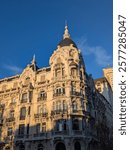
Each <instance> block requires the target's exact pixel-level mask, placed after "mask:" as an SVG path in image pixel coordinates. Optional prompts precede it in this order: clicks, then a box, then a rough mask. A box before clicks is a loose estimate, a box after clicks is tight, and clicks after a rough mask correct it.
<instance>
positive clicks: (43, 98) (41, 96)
mask: <svg viewBox="0 0 130 150" xmlns="http://www.w3.org/2000/svg"><path fill="white" fill-rule="evenodd" d="M39 98H40V99H41V100H45V99H46V98H47V95H46V92H45V91H41V92H40V94H39Z"/></svg>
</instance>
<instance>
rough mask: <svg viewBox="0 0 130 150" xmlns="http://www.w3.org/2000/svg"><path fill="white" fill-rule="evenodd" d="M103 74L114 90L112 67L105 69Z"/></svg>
mask: <svg viewBox="0 0 130 150" xmlns="http://www.w3.org/2000/svg"><path fill="white" fill-rule="evenodd" d="M103 74H104V77H105V78H106V79H107V81H108V82H109V84H110V86H111V88H112V90H113V68H111V67H109V68H104V69H103Z"/></svg>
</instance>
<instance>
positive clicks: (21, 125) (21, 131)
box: [19, 124, 25, 135]
mask: <svg viewBox="0 0 130 150" xmlns="http://www.w3.org/2000/svg"><path fill="white" fill-rule="evenodd" d="M24 129H25V125H24V124H20V125H19V135H24Z"/></svg>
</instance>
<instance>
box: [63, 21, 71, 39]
mask: <svg viewBox="0 0 130 150" xmlns="http://www.w3.org/2000/svg"><path fill="white" fill-rule="evenodd" d="M65 38H70V34H69V31H68V25H67V21H66V20H65V31H64V35H63V39H65Z"/></svg>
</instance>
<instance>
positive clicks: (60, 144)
mask: <svg viewBox="0 0 130 150" xmlns="http://www.w3.org/2000/svg"><path fill="white" fill-rule="evenodd" d="M53 113H54V114H51V117H50V118H49V117H48V118H46V119H50V121H51V122H52V124H51V126H53V128H52V129H50V130H46V126H48V124H47V122H48V120H44V121H43V120H42V119H43V118H39V119H37V120H35V121H36V125H35V126H30V125H29V124H27V125H26V126H25V124H24V121H23V123H22V122H21V123H20V125H19V127H18V129H16V130H15V132H14V133H13V134H12V135H10V136H7V137H5V138H4V142H5V144H4V145H3V148H1V150H112V142H111V139H110V138H109V129H108V128H107V127H106V126H105V125H104V124H101V125H100V126H97V127H96V125H95V120H94V118H91V119H90V120H89V121H88V122H87V123H86V118H84V117H83V116H82V115H81V116H80V115H77V116H76V113H77V112H75V115H74V116H73V115H72V116H67V114H66V113H64V114H63V113H62V114H61V113H60V112H53ZM77 114H79V112H78V113H77ZM69 118H71V119H69ZM50 128H51V127H50Z"/></svg>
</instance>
